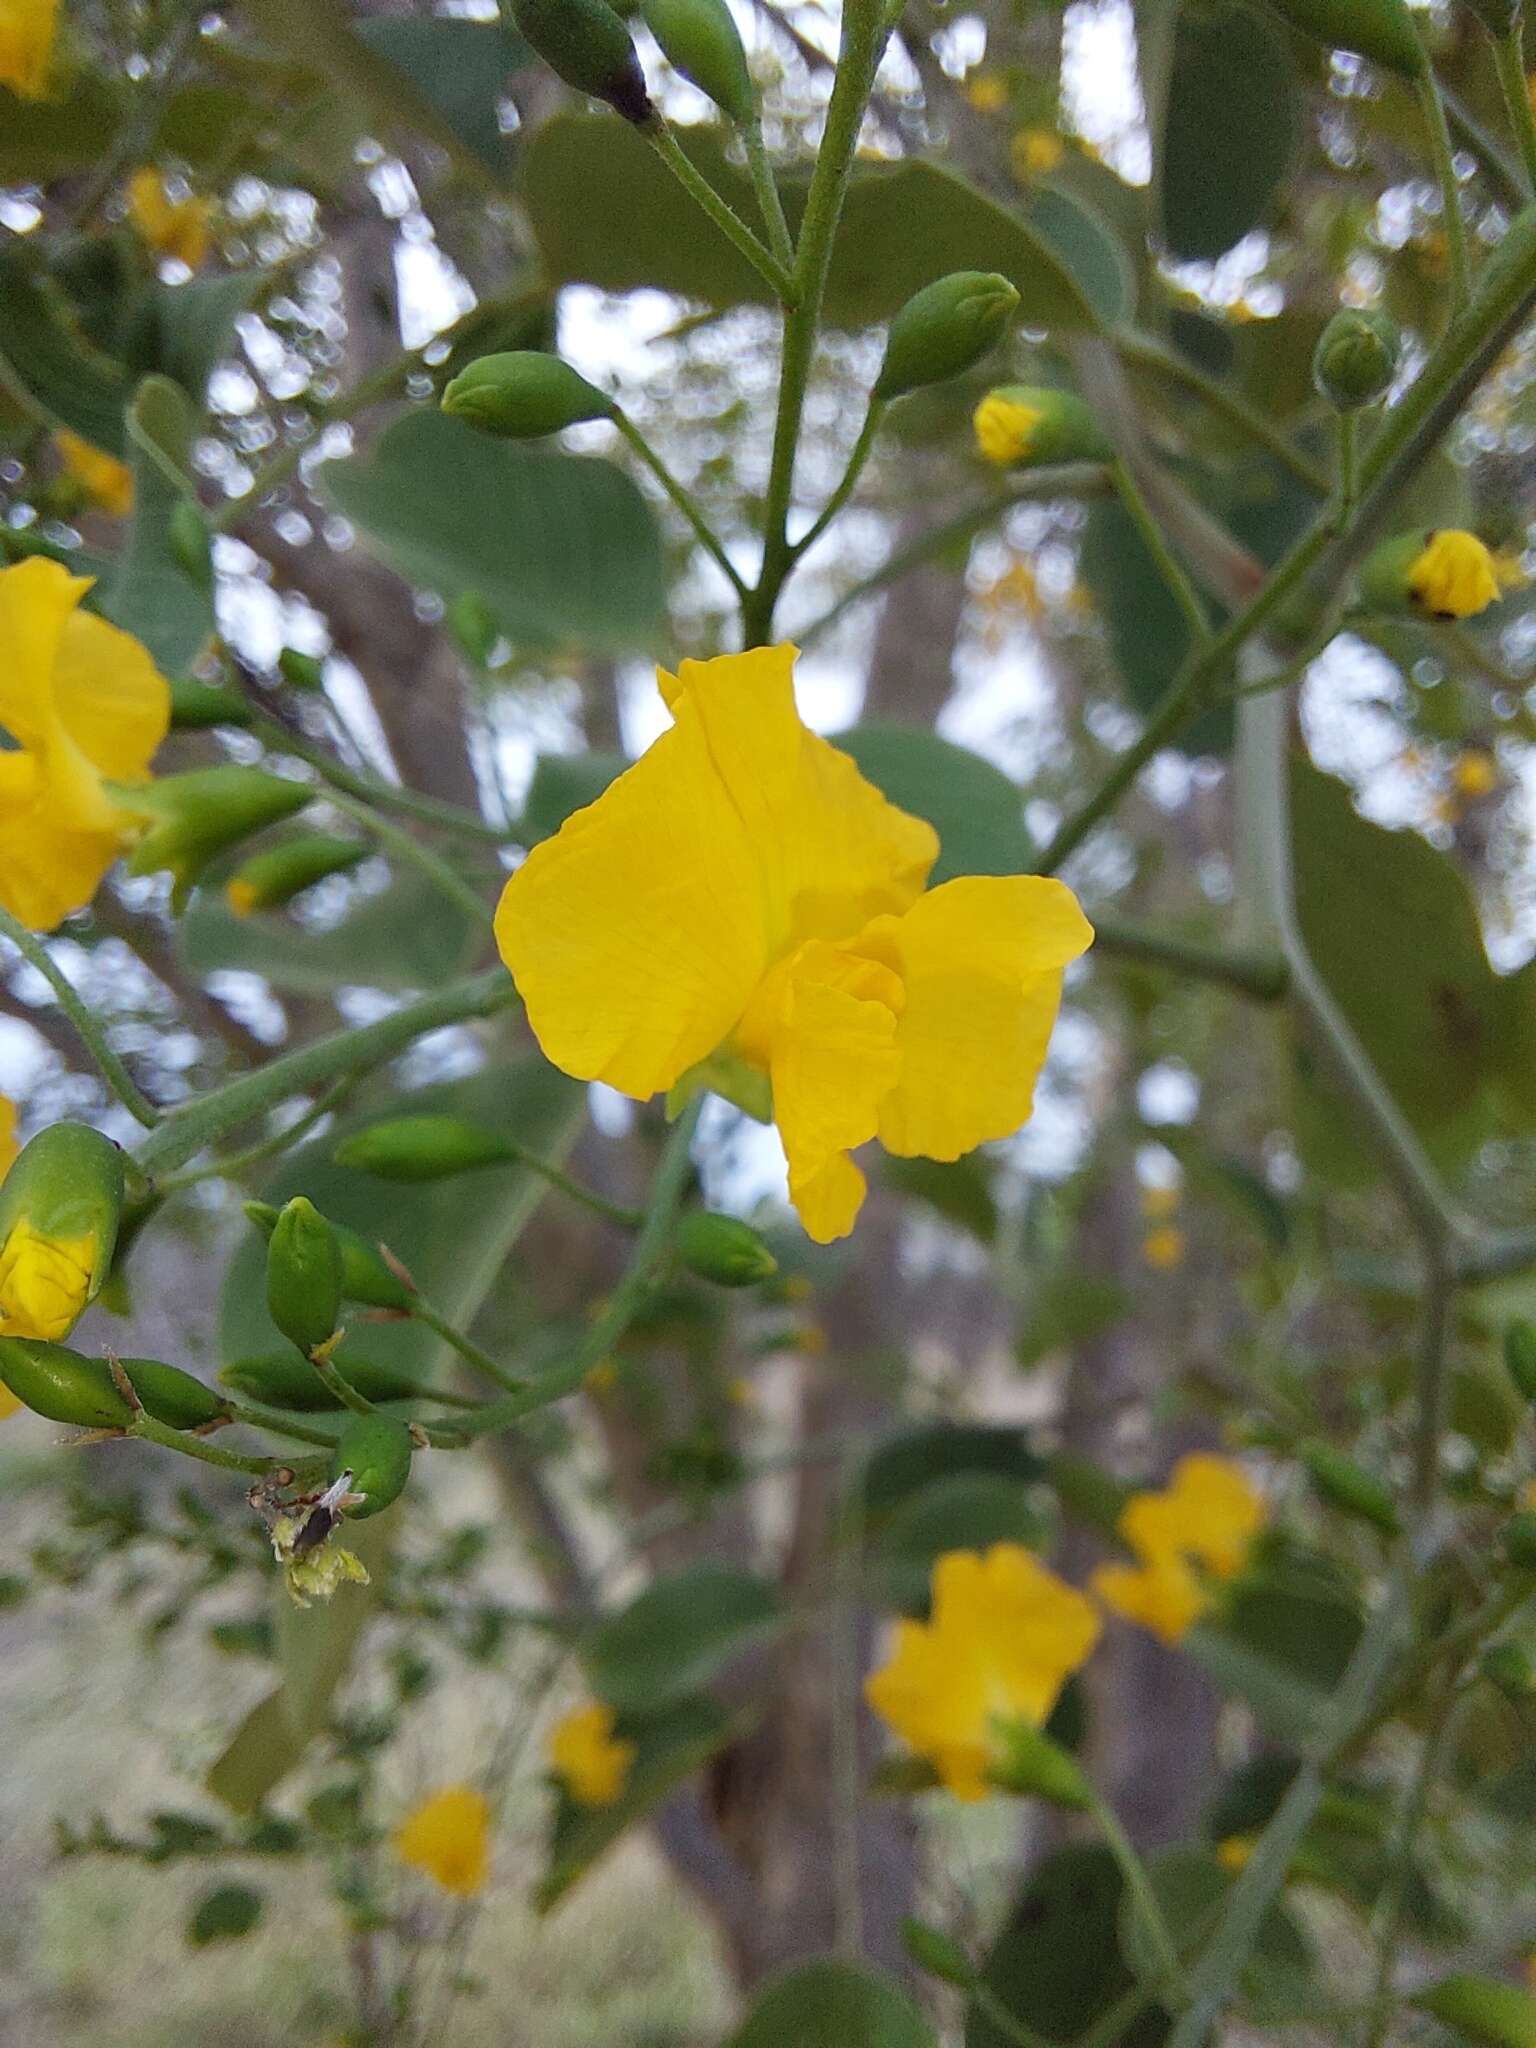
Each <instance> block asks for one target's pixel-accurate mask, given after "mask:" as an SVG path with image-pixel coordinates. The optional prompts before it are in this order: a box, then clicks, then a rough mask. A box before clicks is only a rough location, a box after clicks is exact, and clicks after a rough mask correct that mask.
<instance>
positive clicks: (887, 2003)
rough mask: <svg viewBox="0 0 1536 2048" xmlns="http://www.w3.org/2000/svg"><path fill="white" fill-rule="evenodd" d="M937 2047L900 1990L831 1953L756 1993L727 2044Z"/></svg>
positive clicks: (730, 2047)
mask: <svg viewBox="0 0 1536 2048" xmlns="http://www.w3.org/2000/svg"><path fill="white" fill-rule="evenodd" d="M791 2044H793V2048H938V2036H937V2035H936V2034H935V2033H934V2031H933V2029H932V2028H931V2027H930V2026H929V2024H928V2022H927V2021H926V2020H925V2019H924V2018H923V2016H922V2014H921V2013H920V2012H919V2011H918V2009H917V2007H916V2006H915V2005H914V2004H913V2003H912V2001H911V1999H910V1998H908V1996H907V1994H906V1993H905V1992H904V1991H901V1990H899V1989H898V1988H897V1986H896V1985H894V1984H893V1983H892V1982H891V1981H890V1979H889V1978H887V1977H877V1976H876V1975H875V1973H874V1971H872V1970H866V1969H861V1968H857V1967H855V1965H854V1964H852V1963H840V1962H836V1961H834V1960H833V1959H832V1958H831V1957H830V1956H829V1957H825V1958H823V1959H822V1960H820V1961H818V1962H814V1963H802V1964H801V1965H800V1967H799V1968H798V1969H796V1970H791V1971H790V1972H789V1973H788V1974H787V1975H786V1976H783V1977H780V1978H779V1979H777V1981H776V1982H774V1983H772V1984H770V1985H769V1986H768V1988H767V1989H766V1990H765V1991H763V1992H760V1993H759V1995H758V1998H757V2002H756V2004H755V2005H754V2006H753V2008H752V2010H751V2012H749V2013H748V2015H747V2017H746V2019H745V2020H743V2022H742V2024H741V2025H740V2026H739V2027H738V2028H737V2029H736V2031H735V2033H734V2034H732V2035H731V2036H730V2038H729V2039H728V2040H727V2041H726V2043H725V2048H791Z"/></svg>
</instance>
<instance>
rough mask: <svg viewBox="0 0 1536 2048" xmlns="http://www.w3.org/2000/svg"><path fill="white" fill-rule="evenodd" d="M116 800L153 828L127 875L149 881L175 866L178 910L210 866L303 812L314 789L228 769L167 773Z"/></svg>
mask: <svg viewBox="0 0 1536 2048" xmlns="http://www.w3.org/2000/svg"><path fill="white" fill-rule="evenodd" d="M113 794H114V796H115V797H116V799H117V801H118V802H119V803H120V804H121V805H122V807H123V809H124V810H126V811H131V812H132V813H133V814H134V815H135V816H137V817H141V818H143V819H145V820H146V822H147V825H148V830H147V831H146V832H145V834H144V836H143V838H142V839H141V840H140V841H139V843H138V845H137V846H136V847H135V848H134V850H133V854H132V856H131V858H130V859H129V862H128V872H129V873H130V874H134V875H149V874H153V873H154V872H155V871H156V870H157V869H159V868H169V870H170V872H171V875H172V877H173V880H174V884H175V886H174V887H173V889H172V891H171V905H172V908H173V909H175V910H178V911H179V910H181V909H183V908H184V907H185V904H186V900H187V897H188V896H189V895H190V894H191V890H192V885H193V883H194V882H195V881H196V880H197V878H198V876H199V875H200V874H201V873H202V871H203V869H204V868H205V867H206V866H207V865H208V863H209V861H211V860H213V859H214V858H215V856H216V855H218V854H220V853H222V852H223V851H224V849H225V848H226V847H229V846H235V845H238V844H239V842H240V841H241V840H242V839H248V838H250V836H251V835H252V834H253V833H255V832H259V831H261V830H262V828H263V827H264V826H267V825H275V824H276V823H277V821H278V819H279V818H290V817H292V816H293V813H294V812H295V811H301V810H303V808H304V806H305V805H306V804H307V803H308V802H309V801H310V799H311V798H312V797H313V795H314V791H313V790H312V789H311V788H310V787H309V785H308V784H307V783H303V782H288V781H285V780H283V779H282V778H281V777H279V776H276V775H267V774H264V773H263V772H262V770H261V769H259V768H237V767H234V766H226V767H222V768H195V769H193V770H192V771H191V773H190V774H187V775H168V776H165V777H164V778H163V779H162V780H160V781H158V782H150V783H146V784H145V785H144V786H143V787H142V788H138V789H126V788H122V787H121V786H119V787H116V788H115V789H114V790H113Z"/></svg>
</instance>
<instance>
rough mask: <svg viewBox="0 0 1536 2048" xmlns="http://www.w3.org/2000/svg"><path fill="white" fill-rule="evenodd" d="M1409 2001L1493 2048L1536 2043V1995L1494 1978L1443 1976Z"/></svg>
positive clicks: (1466, 2036) (1518, 2047)
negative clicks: (1534, 1996)
mask: <svg viewBox="0 0 1536 2048" xmlns="http://www.w3.org/2000/svg"><path fill="white" fill-rule="evenodd" d="M1408 2003H1409V2004H1410V2005H1415V2006H1417V2007H1418V2008H1419V2010H1420V2011H1421V2012H1427V2013H1431V2014H1433V2016H1434V2017H1435V2018H1436V2019H1437V2020H1440V2021H1442V2022H1443V2023H1444V2024H1445V2025H1446V2026H1448V2027H1451V2028H1453V2029H1454V2030H1455V2031H1456V2032H1457V2033H1458V2034H1460V2036H1461V2038H1462V2039H1463V2040H1466V2041H1484V2042H1487V2043H1489V2044H1490V2048H1531V2044H1532V2043H1536V1998H1533V1997H1532V1996H1531V1994H1530V1992H1529V1991H1518V1990H1516V1988H1515V1986H1514V1985H1513V1984H1501V1983H1499V1982H1498V1980H1497V1979H1496V1978H1493V1977H1472V1976H1455V1977H1442V1978H1441V1980H1440V1982H1439V1983H1438V1984H1431V1985H1430V1987H1429V1989H1428V1990H1427V1991H1421V1992H1420V1993H1419V1994H1418V1996H1417V1997H1416V1998H1410V1999H1409V2001H1408Z"/></svg>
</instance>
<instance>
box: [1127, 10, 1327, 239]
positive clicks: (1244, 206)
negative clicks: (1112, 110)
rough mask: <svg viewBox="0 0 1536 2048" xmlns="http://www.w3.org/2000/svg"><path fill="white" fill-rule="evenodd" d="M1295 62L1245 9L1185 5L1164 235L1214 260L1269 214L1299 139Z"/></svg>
mask: <svg viewBox="0 0 1536 2048" xmlns="http://www.w3.org/2000/svg"><path fill="white" fill-rule="evenodd" d="M1296 132H1297V122H1296V87H1295V66H1294V65H1293V63H1292V61H1291V54H1290V51H1289V50H1288V49H1287V48H1286V45H1285V42H1284V40H1283V38H1282V37H1281V36H1279V35H1278V34H1277V33H1276V32H1275V29H1274V28H1273V27H1272V26H1271V24H1270V23H1269V22H1267V21H1265V20H1263V19H1262V18H1261V17H1260V16H1259V15H1257V14H1255V13H1253V12H1252V11H1251V9H1249V8H1248V7H1245V6H1241V5H1238V6H1231V5H1227V4H1218V5H1216V6H1201V7H1186V8H1184V9H1181V11H1180V13H1179V17H1178V26H1177V28H1176V30H1175V32H1174V48H1173V62H1172V65H1171V68H1170V73H1169V81H1168V99H1167V107H1166V111H1165V114H1164V119H1163V137H1162V143H1163V146H1162V162H1161V165H1160V170H1161V185H1162V202H1163V237H1164V240H1165V241H1166V242H1167V244H1168V247H1169V249H1170V251H1171V252H1172V254H1173V255H1175V256H1179V257H1183V258H1185V259H1186V260H1209V259H1211V258H1213V257H1216V256H1220V255H1222V254H1223V252H1224V251H1226V250H1228V249H1230V248H1231V247H1232V245H1233V243H1234V242H1239V241H1241V240H1242V238H1243V236H1244V235H1246V234H1247V233H1248V232H1249V231H1250V230H1251V229H1253V228H1256V227H1258V226H1259V225H1260V224H1261V223H1262V222H1263V221H1264V220H1265V219H1266V218H1267V217H1268V215H1269V211H1270V208H1271V206H1272V205H1273V203H1274V199H1275V194H1276V192H1277V191H1278V190H1279V187H1280V184H1281V181H1282V179H1283V178H1284V177H1285V173H1286V169H1287V166H1288V165H1289V163H1290V160H1291V155H1292V152H1293V150H1294V148H1295V144H1296Z"/></svg>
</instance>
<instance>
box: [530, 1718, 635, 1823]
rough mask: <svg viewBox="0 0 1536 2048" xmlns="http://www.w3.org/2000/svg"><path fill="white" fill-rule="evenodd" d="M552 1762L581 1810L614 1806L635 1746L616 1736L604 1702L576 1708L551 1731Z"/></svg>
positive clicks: (622, 1786)
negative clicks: (583, 1808)
mask: <svg viewBox="0 0 1536 2048" xmlns="http://www.w3.org/2000/svg"><path fill="white" fill-rule="evenodd" d="M548 1754H549V1762H550V1768H551V1769H552V1770H553V1771H554V1773H555V1776H556V1777H557V1778H559V1779H560V1780H561V1781H562V1783H563V1784H564V1786H565V1789H566V1791H567V1793H569V1795H570V1797H571V1798H572V1799H573V1800H574V1801H575V1802H576V1804H577V1805H578V1806H612V1804H613V1802H614V1801H615V1800H616V1799H617V1798H618V1796H619V1794H620V1793H621V1792H622V1791H623V1790H624V1781H625V1779H626V1778H627V1777H628V1776H629V1767H630V1765H631V1764H632V1763H633V1762H634V1760H635V1745H634V1744H633V1743H632V1742H623V1741H620V1740H619V1739H618V1738H616V1737H615V1735H614V1732H613V1709H612V1707H610V1706H607V1705H605V1704H604V1703H603V1701H602V1700H593V1701H591V1703H590V1704H589V1705H587V1706H585V1707H573V1708H572V1710H571V1712H570V1713H568V1714H567V1715H566V1716H565V1718H564V1720H563V1721H559V1722H557V1723H556V1724H555V1726H554V1727H553V1728H552V1729H551V1730H550V1735H549V1750H548Z"/></svg>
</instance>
